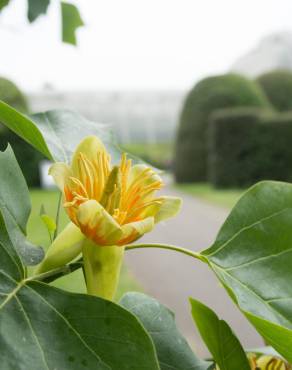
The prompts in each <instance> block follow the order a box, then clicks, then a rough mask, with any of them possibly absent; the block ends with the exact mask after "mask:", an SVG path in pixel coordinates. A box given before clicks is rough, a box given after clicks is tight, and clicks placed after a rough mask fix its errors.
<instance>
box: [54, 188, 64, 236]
mask: <svg viewBox="0 0 292 370" xmlns="http://www.w3.org/2000/svg"><path fill="white" fill-rule="evenodd" d="M61 200H62V193H61V192H60V194H59V200H58V207H57V214H56V230H55V232H54V236H53V240H55V239H56V237H57V236H58V231H59V220H60V208H61Z"/></svg>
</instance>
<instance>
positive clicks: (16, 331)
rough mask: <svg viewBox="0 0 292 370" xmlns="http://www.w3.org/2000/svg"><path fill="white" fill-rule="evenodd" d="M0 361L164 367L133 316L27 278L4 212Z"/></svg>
mask: <svg viewBox="0 0 292 370" xmlns="http://www.w3.org/2000/svg"><path fill="white" fill-rule="evenodd" d="M0 364H1V369H3V370H4V369H5V370H28V369H29V370H49V369H62V370H81V369H94V370H141V369H143V370H159V365H158V361H157V357H156V353H155V349H154V345H153V342H152V340H151V338H150V336H149V335H148V334H147V333H146V331H145V330H144V328H143V327H142V325H141V324H140V322H139V321H138V320H137V319H136V317H135V316H134V315H132V314H131V313H130V312H128V311H126V310H125V309H124V308H122V307H120V306H118V305H116V304H114V303H112V302H109V301H105V300H103V299H100V298H96V297H92V296H88V295H83V294H73V293H68V292H65V291H61V290H59V289H56V288H53V287H50V286H48V285H46V284H44V283H42V282H39V281H36V280H32V279H31V278H30V279H25V278H24V269H23V266H22V264H21V260H20V258H19V256H18V254H17V252H16V250H15V249H14V247H13V244H12V243H11V241H10V239H9V235H8V233H7V230H6V226H5V223H4V220H3V217H2V214H1V213H0Z"/></svg>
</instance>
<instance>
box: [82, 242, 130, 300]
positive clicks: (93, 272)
mask: <svg viewBox="0 0 292 370" xmlns="http://www.w3.org/2000/svg"><path fill="white" fill-rule="evenodd" d="M82 254H83V266H84V272H85V280H86V286H87V293H88V294H90V295H95V296H98V297H101V298H104V299H108V300H113V299H114V296H115V293H116V290H117V286H118V282H119V277H120V271H121V265H122V261H123V256H124V247H118V246H115V245H113V246H107V247H100V246H97V245H96V244H94V243H93V242H92V241H91V240H89V239H86V241H85V242H84V243H83V246H82Z"/></svg>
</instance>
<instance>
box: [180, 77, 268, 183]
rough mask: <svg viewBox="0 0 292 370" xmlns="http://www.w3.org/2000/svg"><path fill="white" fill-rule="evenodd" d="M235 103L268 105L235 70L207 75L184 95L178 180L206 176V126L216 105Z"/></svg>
mask: <svg viewBox="0 0 292 370" xmlns="http://www.w3.org/2000/svg"><path fill="white" fill-rule="evenodd" d="M238 106H256V107H270V103H269V102H268V100H267V98H266V96H265V94H264V93H263V92H262V90H261V88H260V87H259V86H258V85H257V83H256V82H254V81H251V80H248V79H246V78H245V77H242V76H240V75H236V74H226V75H222V76H215V77H209V78H206V79H204V80H202V81H201V82H199V83H198V84H197V85H196V86H195V87H194V88H193V89H192V90H191V91H190V93H189V94H188V95H187V97H186V100H185V102H184V106H183V109H182V112H181V116H180V123H179V129H178V133H177V140H176V148H175V163H174V172H175V177H176V180H177V182H195V181H205V180H206V178H207V137H206V134H207V126H208V120H209V117H210V115H211V114H212V113H213V112H214V111H215V110H217V109H220V108H227V107H238Z"/></svg>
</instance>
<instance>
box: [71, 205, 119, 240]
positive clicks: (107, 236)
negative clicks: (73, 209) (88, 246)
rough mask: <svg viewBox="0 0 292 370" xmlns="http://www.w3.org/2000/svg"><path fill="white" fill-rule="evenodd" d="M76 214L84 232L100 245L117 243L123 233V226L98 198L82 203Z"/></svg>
mask: <svg viewBox="0 0 292 370" xmlns="http://www.w3.org/2000/svg"><path fill="white" fill-rule="evenodd" d="M76 216H77V217H76V218H77V223H78V225H79V227H80V229H81V231H82V232H83V234H84V235H85V236H86V237H87V238H89V239H91V240H93V241H94V242H95V243H96V244H98V245H115V244H116V242H117V241H118V240H119V239H120V238H121V236H122V234H123V233H122V228H121V226H120V225H119V224H118V223H117V222H116V221H115V220H114V218H113V217H112V216H111V215H110V214H109V213H108V212H107V211H106V210H105V209H104V208H103V207H102V206H101V205H100V204H99V203H98V202H97V201H96V200H88V201H87V202H84V203H83V204H81V205H80V206H79V208H78V211H77V214H76Z"/></svg>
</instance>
